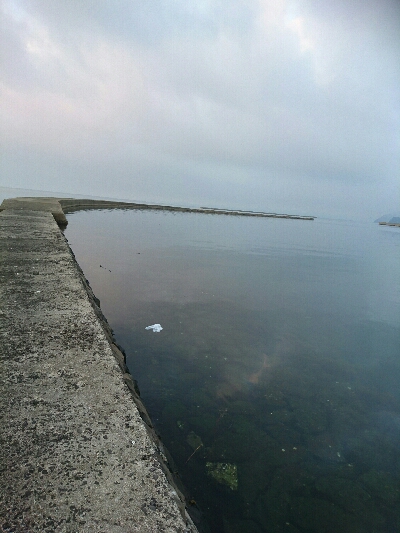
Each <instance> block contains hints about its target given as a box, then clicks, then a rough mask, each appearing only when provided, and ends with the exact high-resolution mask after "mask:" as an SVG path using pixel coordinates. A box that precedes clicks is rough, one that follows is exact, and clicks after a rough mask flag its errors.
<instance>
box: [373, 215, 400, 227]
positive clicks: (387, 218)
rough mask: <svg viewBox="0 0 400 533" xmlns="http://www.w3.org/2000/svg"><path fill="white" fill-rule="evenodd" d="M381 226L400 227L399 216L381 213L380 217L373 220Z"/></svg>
mask: <svg viewBox="0 0 400 533" xmlns="http://www.w3.org/2000/svg"><path fill="white" fill-rule="evenodd" d="M374 222H378V223H379V224H381V225H382V226H399V227H400V216H393V215H382V216H381V217H379V218H377V219H376V220H374Z"/></svg>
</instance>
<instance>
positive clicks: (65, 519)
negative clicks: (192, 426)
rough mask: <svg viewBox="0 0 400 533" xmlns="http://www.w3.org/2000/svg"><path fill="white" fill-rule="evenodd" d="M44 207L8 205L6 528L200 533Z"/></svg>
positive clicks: (4, 236)
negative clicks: (197, 532)
mask: <svg viewBox="0 0 400 533" xmlns="http://www.w3.org/2000/svg"><path fill="white" fill-rule="evenodd" d="M42 200H43V199H42ZM46 200H47V201H42V202H40V201H39V199H33V201H32V203H29V201H28V199H23V200H22V201H21V202H20V203H18V202H17V201H14V203H13V202H12V201H5V202H3V204H2V206H1V207H0V210H2V212H1V213H0V266H1V268H0V272H1V282H0V305H1V309H0V334H1V344H0V346H1V347H0V357H1V367H0V373H1V380H2V388H1V390H0V417H1V422H0V423H1V429H2V431H1V446H0V455H1V459H0V468H1V473H0V530H1V531H4V532H13V533H19V532H21V533H22V532H24V533H26V532H28V531H29V532H32V533H36V532H41V533H44V532H49V533H50V532H51V533H53V532H57V533H58V532H68V533H75V532H82V533H86V532H87V533H98V532H104V533H106V532H107V533H128V532H129V533H133V532H138V533H156V532H170V533H175V532H176V533H178V532H179V533H184V532H186V533H189V532H190V533H196V531H197V529H196V527H195V525H194V524H193V522H192V520H191V518H190V517H189V515H188V512H187V510H186V507H185V499H184V497H183V495H182V493H181V492H180V490H179V489H178V487H177V485H176V483H175V482H174V479H173V478H172V475H171V472H170V464H169V461H168V458H167V452H166V451H165V450H164V448H163V446H162V444H161V442H160V441H159V439H158V438H157V435H156V433H155V431H154V429H153V427H152V423H151V420H150V418H149V416H148V414H147V411H146V409H145V407H144V406H143V404H142V403H141V401H140V397H139V394H138V390H137V387H136V385H135V382H134V380H133V379H132V376H131V375H130V374H129V373H128V370H127V368H126V365H125V356H124V353H123V351H122V350H121V349H120V348H119V347H118V346H117V344H116V343H115V341H114V339H113V336H112V331H111V328H110V327H109V325H108V324H107V321H106V320H105V318H104V317H103V315H102V313H101V310H100V307H99V302H98V300H96V298H95V296H94V295H93V293H92V291H91V289H90V287H89V284H88V282H87V280H85V277H84V275H83V273H82V271H81V270H80V268H79V266H78V264H77V263H76V261H75V258H74V256H73V254H72V252H71V250H70V248H69V246H68V244H67V241H66V239H65V237H64V236H63V234H62V232H61V231H60V229H59V227H58V226H57V224H56V222H55V218H56V219H57V220H58V222H59V223H60V224H63V223H65V222H64V220H63V212H62V209H61V206H60V204H58V202H56V200H55V199H46ZM7 203H8V205H7ZM57 204H58V205H57ZM53 211H55V214H54V216H53V214H52V213H53ZM64 218H65V217H64Z"/></svg>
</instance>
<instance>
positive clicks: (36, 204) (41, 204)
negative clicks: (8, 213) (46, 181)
mask: <svg viewBox="0 0 400 533" xmlns="http://www.w3.org/2000/svg"><path fill="white" fill-rule="evenodd" d="M3 209H30V210H31V211H48V212H50V213H52V214H53V216H54V218H55V220H56V222H57V223H58V224H59V225H60V226H62V225H65V226H66V225H67V223H68V222H67V219H66V218H65V215H64V211H63V209H62V207H61V204H60V202H59V201H58V198H50V197H49V198H47V197H45V198H31V197H23V196H21V197H19V198H7V199H6V200H3V202H2V204H1V205H0V211H2V210H3Z"/></svg>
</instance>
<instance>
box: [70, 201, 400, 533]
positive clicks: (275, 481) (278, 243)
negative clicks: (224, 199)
mask: <svg viewBox="0 0 400 533" xmlns="http://www.w3.org/2000/svg"><path fill="white" fill-rule="evenodd" d="M68 221H69V225H68V227H67V229H66V231H65V235H66V237H67V239H68V240H69V243H70V246H71V248H72V250H73V251H74V253H75V255H76V258H77V261H78V263H79V264H80V266H81V267H82V269H83V271H84V274H85V276H86V277H87V278H88V280H89V282H90V284H91V286H92V288H93V290H94V293H95V294H96V296H97V297H98V298H99V299H100V301H101V307H102V310H103V312H104V314H105V316H106V317H107V319H108V321H109V323H110V325H111V327H112V328H113V330H114V333H115V337H116V340H117V342H118V343H119V344H120V345H122V346H123V348H124V349H125V351H126V354H127V363H128V365H129V368H130V371H131V373H132V374H133V376H134V378H135V379H137V381H138V384H139V388H140V391H141V397H142V400H143V401H144V403H145V405H146V407H147V409H148V411H149V413H150V416H151V418H152V420H153V423H154V425H155V427H156V429H157V432H158V433H159V434H160V436H161V438H162V440H163V442H164V444H165V445H166V447H167V448H168V450H169V452H170V453H171V455H172V458H173V461H174V462H175V466H174V468H176V470H177V471H178V472H179V476H180V477H181V479H182V481H183V483H184V485H185V486H186V489H187V492H188V501H189V505H190V506H191V508H192V512H193V516H194V517H195V519H196V520H197V522H198V524H199V528H201V529H202V530H203V531H209V532H212V533H262V532H267V533H280V532H288V533H295V532H301V533H321V532H322V533H325V532H326V533H331V532H332V533H336V532H339V531H340V532H341V533H357V532H360V533H368V532H370V533H372V532H374V533H380V532H382V533H383V532H393V533H394V532H396V531H399V530H400V453H399V449H400V448H399V444H400V388H399V383H400V275H399V274H400V270H399V268H400V267H399V265H400V230H399V228H389V227H383V226H382V227H381V226H379V225H378V224H374V223H372V222H371V223H361V222H354V221H345V220H327V219H326V220H324V219H316V220H314V221H303V220H286V219H265V218H246V217H236V216H222V215H208V214H207V215H202V214H190V213H173V212H160V211H152V210H142V211H137V210H136V211H122V210H114V211H113V210H111V211H88V212H77V213H74V214H70V215H68ZM155 324H159V325H160V326H161V327H162V330H159V331H153V329H146V328H147V327H148V326H152V325H155Z"/></svg>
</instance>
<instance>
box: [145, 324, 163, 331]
mask: <svg viewBox="0 0 400 533" xmlns="http://www.w3.org/2000/svg"><path fill="white" fill-rule="evenodd" d="M145 329H152V330H153V331H154V333H160V331H161V330H162V329H163V328H162V327H161V324H153V325H152V326H147V328H145Z"/></svg>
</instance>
